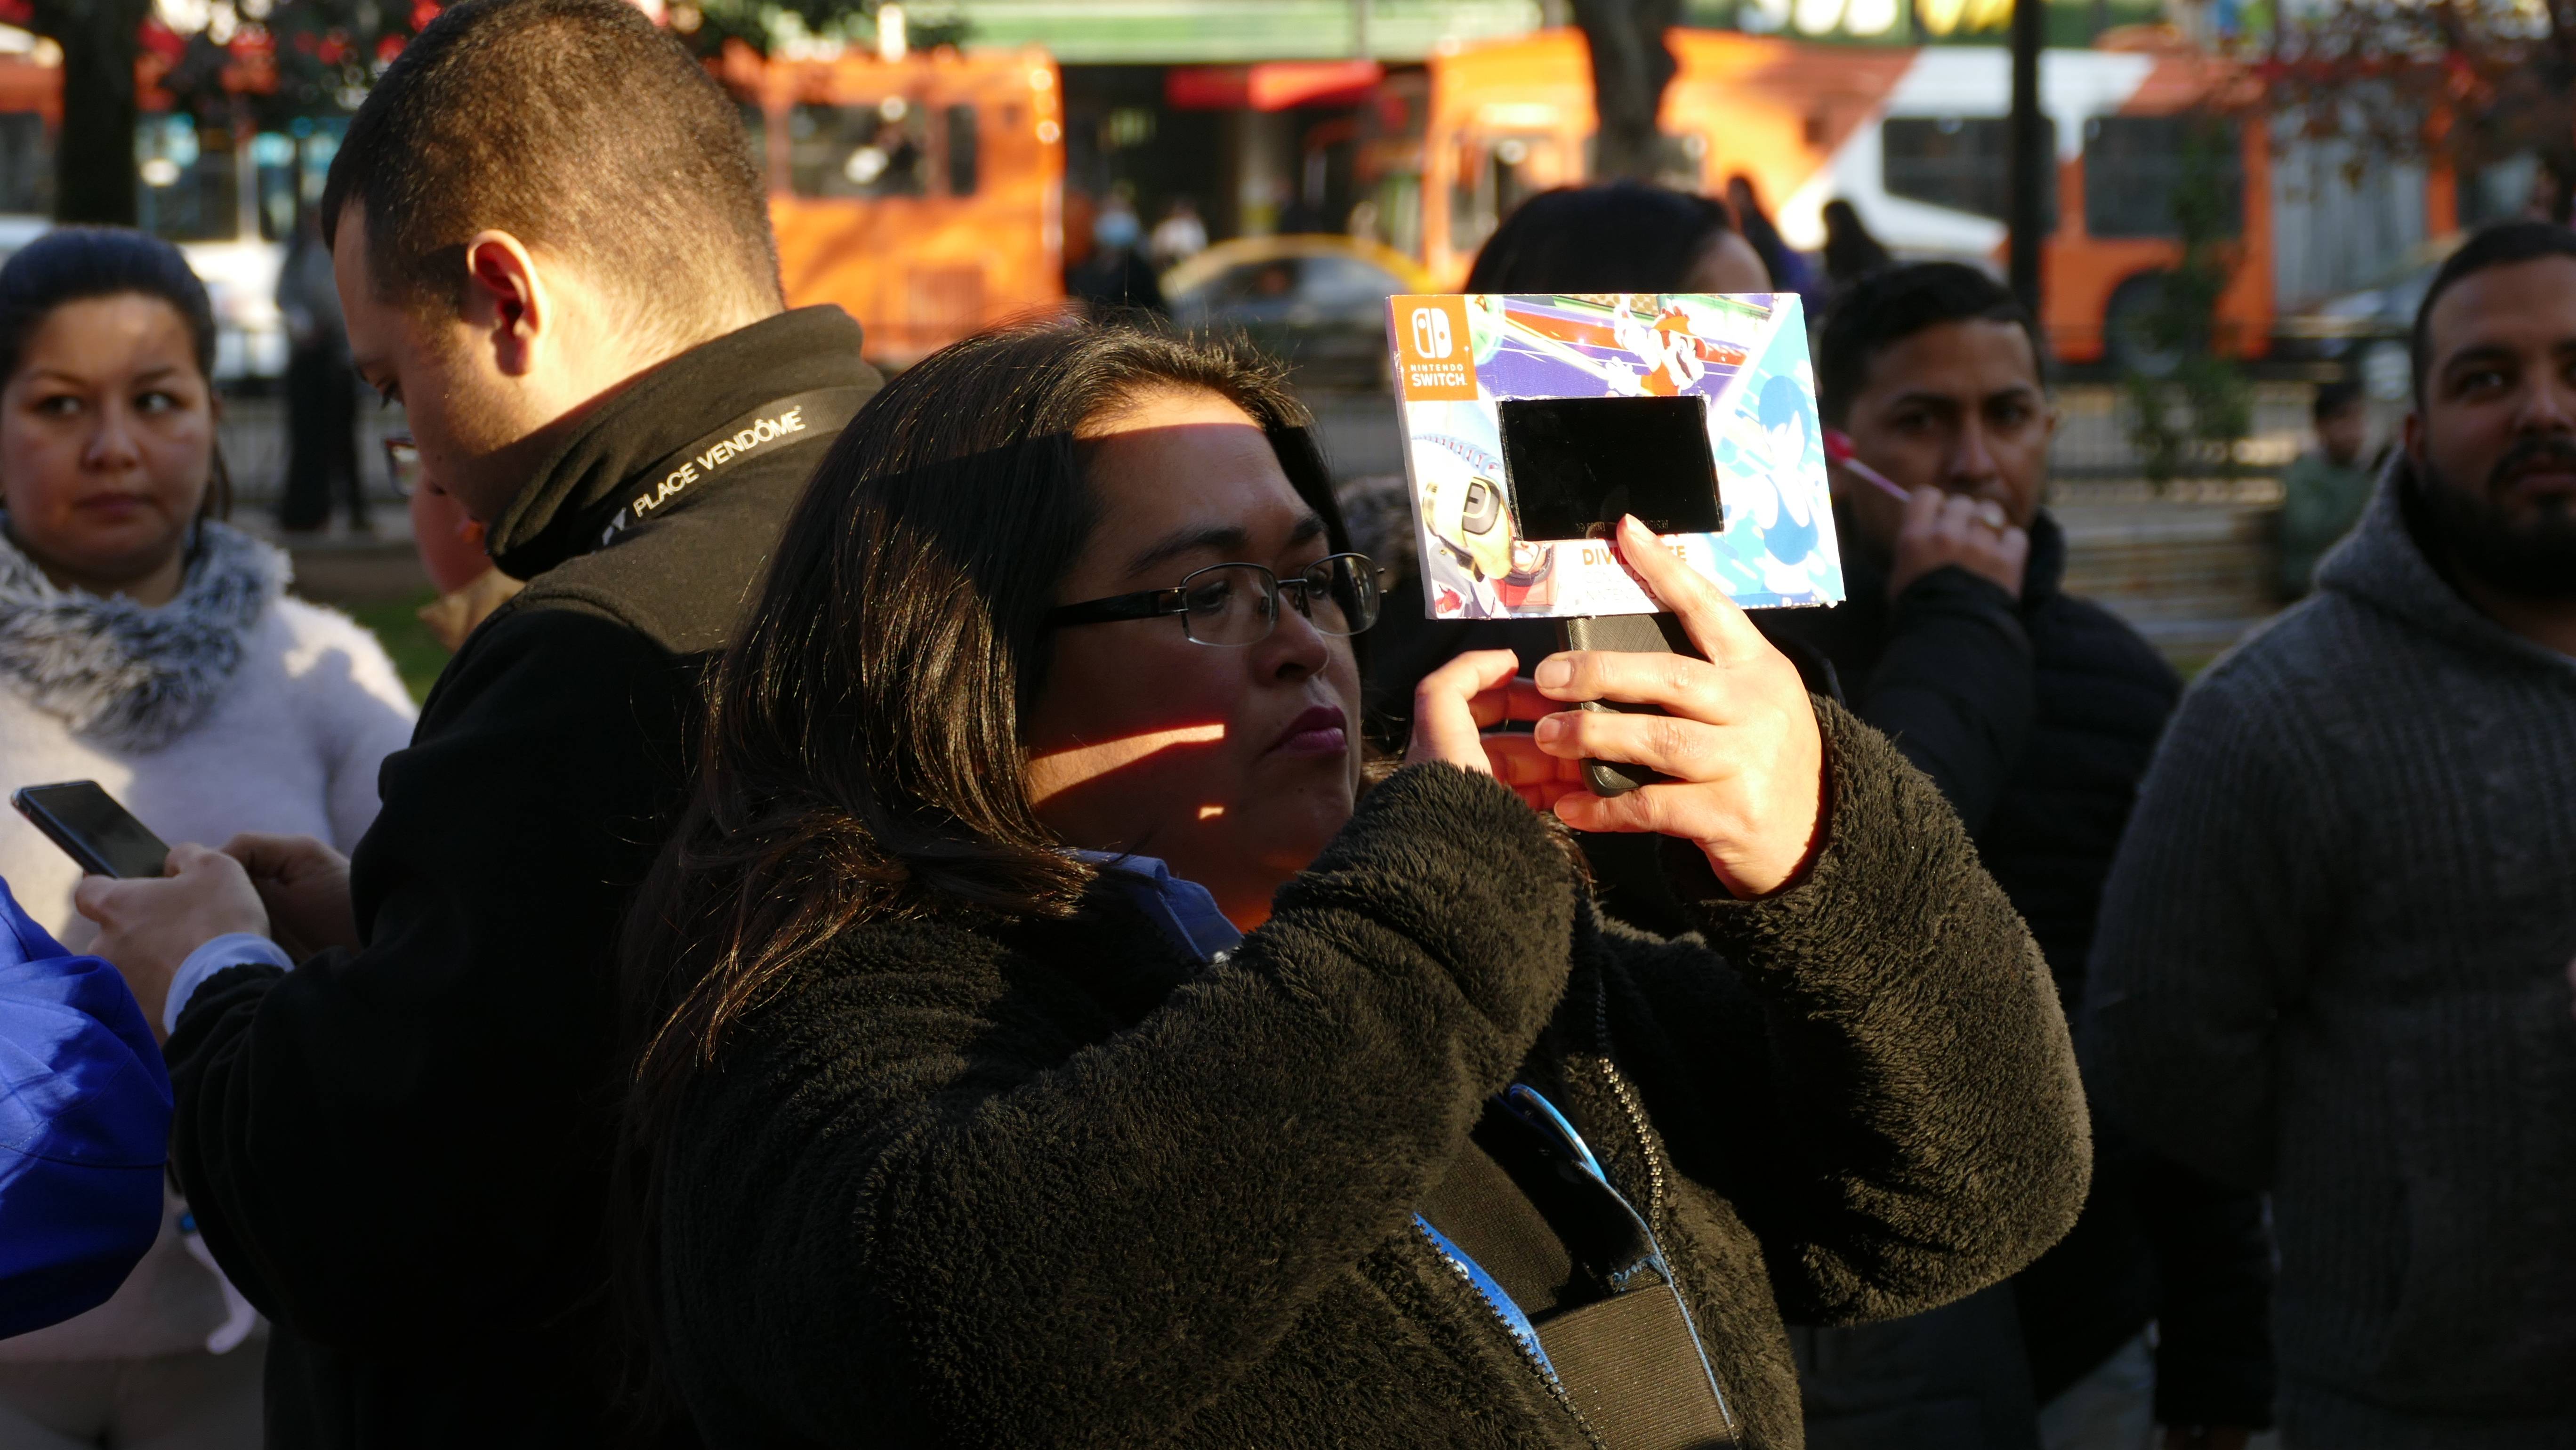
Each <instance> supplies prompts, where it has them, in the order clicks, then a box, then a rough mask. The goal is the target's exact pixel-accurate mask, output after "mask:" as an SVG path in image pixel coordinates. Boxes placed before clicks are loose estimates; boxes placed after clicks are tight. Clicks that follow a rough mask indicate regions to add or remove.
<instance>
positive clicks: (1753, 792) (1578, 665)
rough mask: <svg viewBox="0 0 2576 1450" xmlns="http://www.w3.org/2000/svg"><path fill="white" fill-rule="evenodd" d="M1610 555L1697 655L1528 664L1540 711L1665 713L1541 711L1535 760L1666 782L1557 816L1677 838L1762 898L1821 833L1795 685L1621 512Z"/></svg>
mask: <svg viewBox="0 0 2576 1450" xmlns="http://www.w3.org/2000/svg"><path fill="white" fill-rule="evenodd" d="M1619 556H1620V558H1621V560H1622V561H1624V562H1625V563H1626V564H1627V566H1628V567H1629V569H1630V570H1632V571H1633V572H1635V574H1636V575H1637V577H1638V578H1639V579H1641V580H1643V581H1644V583H1645V585H1646V587H1647V588H1648V589H1650V590H1652V591H1653V593H1654V595H1655V598H1656V599H1658V600H1660V601H1661V602H1662V603H1663V605H1664V607H1665V608H1667V609H1670V610H1671V611H1673V612H1674V613H1675V614H1677V615H1680V616H1681V621H1682V627H1683V628H1684V629H1685V630H1687V631H1689V633H1690V637H1691V641H1692V643H1694V644H1696V645H1698V646H1699V648H1700V651H1701V652H1702V653H1704V654H1706V655H1707V656H1708V658H1707V659H1705V660H1698V659H1692V658H1691V657H1689V656H1687V655H1676V654H1627V653H1620V652H1616V651H1609V650H1571V651H1568V652H1566V653H1564V654H1556V655H1550V656H1548V657H1547V658H1546V659H1545V660H1543V661H1541V662H1540V663H1539V667H1538V676H1537V681H1536V684H1535V686H1534V688H1535V689H1536V691H1537V693H1538V694H1539V695H1541V696H1543V697H1544V698H1545V699H1547V700H1549V701H1553V702H1558V703H1561V704H1574V703H1577V702H1580V701H1584V700H1602V701H1609V702H1615V703H1618V704H1624V705H1653V706H1656V707H1657V708H1659V709H1661V710H1662V711H1663V712H1664V713H1663V714H1661V715H1624V714H1618V713H1614V712H1611V711H1593V710H1570V711H1565V712H1562V713H1558V714H1551V715H1548V716H1547V717H1546V718H1544V719H1542V720H1540V721H1539V722H1538V728H1537V730H1536V731H1535V732H1534V734H1533V736H1532V740H1533V742H1534V744H1535V746H1536V748H1537V749H1538V750H1540V751H1543V752H1545V753H1546V754H1547V755H1549V756H1552V757H1554V758H1555V759H1556V760H1557V761H1558V762H1560V763H1561V764H1562V765H1563V766H1565V767H1568V768H1576V769H1579V766H1578V762H1580V761H1583V760H1585V759H1587V758H1588V759H1594V760H1612V761H1618V762H1620V763H1622V764H1628V765H1642V766H1645V767H1647V768H1648V769H1651V770H1656V771H1660V772H1662V773H1663V774H1665V775H1667V776H1670V777H1672V778H1671V779H1670V780H1667V781H1659V782H1657V783H1655V784H1652V785H1647V786H1642V787H1640V788H1638V789H1636V790H1632V791H1629V792H1628V793H1627V794H1625V795H1617V796H1606V797H1605V796H1596V795H1593V794H1591V793H1590V792H1588V791H1581V790H1577V791H1571V792H1563V793H1560V794H1559V795H1558V796H1557V797H1556V799H1555V801H1554V802H1553V805H1554V808H1555V810H1556V813H1557V815H1558V816H1560V817H1562V818H1563V819H1564V821H1565V823H1566V824H1567V825H1570V826H1572V827H1574V828H1575V829H1577V830H1582V831H1654V832H1658V833H1660V834H1663V835H1667V836H1679V837H1681V838H1683V839H1684V840H1687V841H1691V842H1693V843H1695V844H1696V845H1698V847H1699V848H1700V850H1701V851H1702V852H1704V853H1706V854H1707V856H1708V864H1709V867H1710V869H1711V870H1713V871H1715V872H1716V873H1717V879H1718V880H1719V881H1720V882H1721V883H1723V884H1724V885H1725V887H1726V889H1727V890H1729V891H1731V892H1733V893H1735V894H1736V895H1737V896H1739V897H1746V898H1751V897H1756V896H1767V895H1769V894H1771V893H1772V892H1774V891H1777V890H1779V889H1781V888H1782V887H1783V886H1786V885H1788V884H1789V883H1790V882H1792V881H1794V880H1796V879H1797V878H1798V876H1799V875H1800V874H1801V873H1803V872H1804V871H1805V870H1806V869H1807V865H1808V863H1809V862H1810V861H1812V860H1814V859H1815V854H1816V851H1817V849H1818V848H1819V846H1820V845H1821V844H1822V836H1823V834H1824V832H1823V820H1824V760H1825V747H1824V739H1823V736H1822V735H1821V734H1820V733H1819V732H1818V730H1817V728H1816V712H1815V707H1814V706H1813V705H1812V704H1811V703H1809V701H1808V699H1807V687H1806V685H1805V683H1804V682H1802V681H1801V680H1800V679H1799V678H1798V670H1797V667H1796V666H1795V665H1792V664H1791V663H1789V661H1788V659H1787V658H1786V657H1784V656H1783V655H1782V654H1781V653H1780V652H1779V651H1778V650H1776V649H1773V648H1772V647H1771V642H1770V641H1769V640H1767V639H1764V638H1763V637H1762V634H1761V631H1759V630H1756V629H1755V628H1754V627H1753V621H1752V620H1751V619H1748V618H1746V617H1745V613H1744V611H1743V610H1741V609H1738V608H1736V607H1735V602H1734V601H1733V600H1731V599H1728V598H1727V597H1726V595H1725V594H1724V593H1723V592H1721V591H1720V590H1719V589H1718V587H1717V586H1716V585H1715V584H1713V583H1711V582H1710V581H1709V580H1708V579H1707V578H1705V577H1703V576H1702V575H1701V574H1699V573H1698V572H1697V571H1696V570H1693V569H1692V568H1691V567H1690V566H1688V565H1686V564H1684V563H1683V562H1682V561H1681V560H1680V559H1678V558H1675V557H1674V556H1673V554H1672V552H1671V551H1670V550H1669V549H1667V548H1666V547H1665V546H1664V545H1663V543H1662V541H1661V540H1659V539H1657V538H1656V537H1655V535H1654V534H1653V532H1652V531H1650V530H1648V529H1647V527H1646V526H1645V525H1644V524H1642V523H1640V522H1638V521H1637V519H1636V518H1635V517H1634V516H1633V515H1631V516H1629V517H1627V518H1623V519H1621V520H1620V521H1619ZM1462 658H1473V657H1472V656H1468V657H1462ZM1428 684H1429V682H1428V681H1425V686H1426V688H1427V687H1428ZM1578 779H1579V777H1578Z"/></svg>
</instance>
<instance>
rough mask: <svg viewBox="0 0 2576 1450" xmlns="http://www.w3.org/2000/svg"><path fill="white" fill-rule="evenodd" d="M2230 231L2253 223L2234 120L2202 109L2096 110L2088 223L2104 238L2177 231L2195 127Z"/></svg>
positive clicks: (2089, 131) (2091, 125)
mask: <svg viewBox="0 0 2576 1450" xmlns="http://www.w3.org/2000/svg"><path fill="white" fill-rule="evenodd" d="M2202 126H2205V127H2208V128H2209V129H2208V131H2207V132H2206V133H2205V134H2204V135H2203V137H2202V138H2200V141H2199V146H2198V150H2199V151H2200V154H2201V155H2202V156H2203V157H2205V158H2207V160H2206V163H2205V164H2208V165H2209V166H2210V169H2211V172H2212V175H2211V176H2210V180H2211V182H2212V183H2213V184H2214V186H2215V188H2216V192H2217V198H2216V199H2217V200H2218V203H2219V208H2220V210H2219V226H2220V229H2221V231H2223V232H2224V233H2225V234H2226V235H2228V236H2234V235H2236V234H2237V233H2238V232H2239V231H2240V230H2242V229H2243V228H2244V225H2245V161H2244V156H2243V154H2242V152H2241V151H2240V150H2239V148H2238V146H2237V137H2236V127H2235V125H2234V124H2233V123H2231V122H2227V121H2221V120H2215V119H2212V118H2208V117H2200V116H2096V117H2094V118H2093V119H2092V120H2090V121H2087V122H2085V123H2084V229H2085V230H2086V231H2088V232H2091V233H2092V234H2093V235H2095V236H2097V237H2170V236H2174V235H2177V234H2178V233H2179V232H2180V230H2181V228H2180V226H2179V224H2178V223H2177V222H2176V221H2175V219H2174V207H2175V204H2176V203H2177V202H2178V201H2179V200H2180V199H2181V195H2182V189H2183V182H2184V180H2185V172H2186V170H2187V168H2188V167H2189V166H2190V165H2191V164H2192V160H2191V155H2190V153H2191V152H2192V151H2193V149H2194V147H2193V139H2194V138H2193V135H2192V132H2193V129H2194V128H2195V127H2202Z"/></svg>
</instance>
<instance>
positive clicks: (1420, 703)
mask: <svg viewBox="0 0 2576 1450" xmlns="http://www.w3.org/2000/svg"><path fill="white" fill-rule="evenodd" d="M1519 668H1520V659H1519V657H1518V656H1516V655H1514V654H1513V653H1512V652H1511V651H1510V650H1507V649H1480V650H1470V651H1468V652H1467V653H1465V654H1462V655H1460V656H1458V657H1457V658H1455V659H1453V660H1451V661H1449V663H1447V664H1445V665H1442V666H1441V667H1440V668H1438V669H1436V670H1433V671H1432V672H1431V673H1430V674H1427V675H1425V676H1423V677H1422V683H1421V684H1419V685H1417V686H1415V687H1414V691H1413V741H1412V743H1411V744H1410V745H1409V746H1407V747H1406V749H1405V752H1404V763H1405V764H1407V765H1419V764H1421V763H1422V762H1424V761H1426V760H1445V761H1447V762H1448V763H1450V764H1451V765H1454V766H1457V767H1458V768H1460V769H1461V770H1472V771H1475V772H1477V773H1478V774H1481V775H1490V776H1493V777H1495V778H1496V779H1498V780H1500V781H1501V782H1502V783H1503V784H1505V785H1507V786H1510V787H1511V788H1512V789H1513V790H1514V791H1517V792H1519V794H1520V798H1521V799H1522V800H1525V801H1527V802H1529V804H1530V809H1532V810H1537V811H1545V810H1553V809H1555V807H1556V803H1557V802H1558V801H1559V800H1561V799H1563V798H1564V797H1565V796H1566V795H1568V794H1569V793H1572V792H1576V791H1581V790H1583V789H1584V784H1583V766H1582V762H1580V761H1579V760H1560V759H1558V758H1557V757H1555V756H1553V755H1550V754H1548V753H1547V752H1545V751H1543V750H1541V749H1539V748H1538V746H1537V744H1536V743H1535V742H1534V741H1533V740H1532V739H1531V738H1530V736H1529V734H1528V732H1526V731H1497V732H1495V733H1493V734H1487V733H1485V732H1486V731H1487V730H1489V729H1491V728H1492V727H1493V726H1496V725H1500V724H1502V723H1504V722H1505V721H1507V720H1521V721H1529V720H1537V719H1541V718H1543V717H1545V716H1546V715H1547V714H1549V713H1550V712H1551V711H1553V710H1554V709H1555V708H1556V706H1555V705H1553V704H1551V703H1550V702H1549V701H1548V698H1547V697H1546V696H1544V695H1542V694H1540V693H1539V692H1538V687H1537V686H1535V685H1533V684H1531V683H1530V682H1529V681H1527V680H1524V679H1514V678H1513V674H1514V672H1515V671H1517V670H1518V669H1519Z"/></svg>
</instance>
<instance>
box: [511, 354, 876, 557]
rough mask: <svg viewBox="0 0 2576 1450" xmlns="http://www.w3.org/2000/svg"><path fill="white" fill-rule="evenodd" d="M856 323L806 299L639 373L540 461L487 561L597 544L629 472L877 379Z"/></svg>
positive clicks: (561, 553)
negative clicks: (771, 406) (798, 401)
mask: <svg viewBox="0 0 2576 1450" xmlns="http://www.w3.org/2000/svg"><path fill="white" fill-rule="evenodd" d="M860 337H861V334H860V331H859V325H858V323H856V322H854V321H852V320H851V319H850V315H849V314H848V313H846V312H843V311H842V310H841V309H839V308H838V307H800V308H797V309H795V310H794V311H792V312H782V313H779V314H777V315H776V316H773V317H766V318H763V319H761V320H760V321H758V322H755V323H753V324H751V325H750V326H748V327H744V328H739V329H736V330H735V331H732V332H728V333H726V334H725V335H724V336H722V337H719V338H715V339H713V340H711V341H708V342H703V343H700V344H699V345H697V346H696V347H693V348H691V349H689V350H688V351H687V352H684V353H681V354H680V355H679V356H677V357H674V358H671V359H669V360H668V361H666V362H663V363H661V364H659V365H657V366H655V367H653V368H652V369H650V370H648V371H647V372H646V373H645V374H644V375H643V376H642V377H639V378H637V379H635V380H634V382H633V383H631V384H630V385H629V386H627V387H626V388H625V389H624V390H622V391H621V392H619V393H618V394H617V395H616V396H615V397H613V398H611V399H609V400H608V401H607V402H606V403H603V404H601V405H600V407H599V408H598V409H597V410H596V411H594V412H593V413H592V414H591V415H590V416H589V417H588V418H587V419H584V420H583V421H582V423H581V425H580V426H579V427H578V428H577V429H575V430H574V432H573V433H572V435H571V436H570V437H568V438H566V439H565V440H564V442H563V446H562V447H560V448H558V449H556V450H555V453H554V456H552V457H550V458H548V459H547V460H546V461H545V462H544V463H542V464H539V465H538V466H537V468H536V470H535V471H534V472H533V473H531V474H530V475H529V477H528V482H527V484H526V486H525V487H523V488H521V489H520V490H519V496H518V497H517V498H516V499H514V500H512V501H511V504H510V507H509V508H508V509H507V510H505V511H504V512H503V513H502V515H501V519H500V522H498V523H496V524H494V525H493V526H492V531H491V535H490V543H489V545H488V547H489V549H490V550H491V554H492V562H493V563H495V564H497V565H499V566H500V568H501V572H502V573H504V574H508V575H510V576H511V577H513V578H517V579H533V578H535V577H536V576H537V575H539V574H542V573H544V572H545V571H546V570H548V569H551V568H553V567H554V566H556V565H557V564H560V563H562V562H564V561H565V560H567V559H571V558H574V557H576V556H578V555H581V554H586V553H588V552H590V551H591V550H592V549H594V548H596V547H598V544H599V535H600V526H601V525H602V524H604V523H605V522H606V521H607V517H608V516H609V515H611V514H614V513H615V512H616V511H617V507H618V502H619V500H621V499H623V498H624V497H625V495H626V493H627V490H626V488H625V487H624V485H625V484H626V483H627V482H628V480H630V479H632V478H634V477H635V476H636V475H637V474H639V473H641V472H643V471H644V470H646V469H649V468H652V467H653V466H654V465H655V464H657V463H659V462H660V461H661V460H663V459H665V458H668V457H669V456H671V455H672V454H674V453H676V452H678V451H679V450H681V449H683V448H686V447H688V446H689V445H690V444H692V443H694V442H696V441H697V440H699V439H700V438H703V437H705V436H706V435H707V434H708V433H709V432H711V431H713V430H715V429H717V428H720V427H722V426H723V425H724V424H725V423H727V422H728V421H730V420H732V419H735V418H738V417H740V416H741V415H742V414H743V413H745V412H748V411H750V410H752V409H754V408H758V407H759V406H761V405H762V404H763V403H767V402H770V401H772V400H773V399H777V398H783V397H786V396H788V395H790V394H794V393H801V392H806V391H809V390H812V389H816V388H833V387H870V386H873V385H874V384H875V382H876V371H875V369H873V368H871V367H869V366H868V364H867V363H866V362H864V361H862V360H861V359H860V357H859V343H860Z"/></svg>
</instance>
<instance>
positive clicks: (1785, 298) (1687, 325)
mask: <svg viewBox="0 0 2576 1450" xmlns="http://www.w3.org/2000/svg"><path fill="white" fill-rule="evenodd" d="M1387 331H1388V336H1389V341H1390V345H1391V346H1392V348H1393V350H1394V354H1395V385H1396V399H1397V408H1398V412H1399V413H1400V415H1401V420H1402V426H1403V430H1404V435H1405V468H1406V474H1407V479H1408V482H1409V483H1410V485H1411V495H1412V500H1413V516H1414V523H1415V527H1416V529H1417V531H1418V534H1419V539H1418V542H1419V544H1420V546H1421V553H1420V556H1419V557H1420V558H1421V560H1422V569H1423V581H1422V583H1423V590H1422V592H1423V600H1424V604H1425V607H1426V608H1427V609H1428V610H1429V612H1430V614H1431V615H1432V617H1434V618H1440V619H1509V618H1520V619H1532V618H1536V619H1555V618H1568V617H1573V616H1579V615H1605V614H1648V613H1653V612H1655V609H1656V605H1655V602H1654V600H1653V599H1652V598H1651V597H1650V596H1649V595H1647V593H1646V592H1645V591H1644V589H1642V588H1641V587H1639V585H1638V583H1637V581H1636V580H1635V579H1634V578H1633V577H1631V576H1630V575H1629V573H1628V572H1627V571H1626V570H1625V569H1623V568H1622V567H1620V564H1619V561H1618V558H1617V556H1616V555H1615V554H1614V553H1613V551H1612V549H1611V546H1610V543H1609V538H1610V533H1611V529H1612V528H1613V526H1615V525H1616V523H1617V522H1618V519H1619V516H1620V515H1621V514H1623V513H1633V514H1636V515H1637V516H1638V517H1639V518H1641V519H1643V520H1644V521H1645V522H1646V523H1647V524H1648V525H1649V526H1650V527H1652V528H1653V529H1654V530H1655V531H1656V532H1657V533H1658V534H1660V535H1662V536H1664V539H1665V541H1666V543H1667V544H1668V545H1670V546H1671V547H1672V548H1673V549H1674V551H1675V552H1676V553H1677V554H1679V555H1680V556H1681V558H1682V559H1683V560H1684V561H1686V562H1687V563H1689V564H1690V565H1691V567H1693V568H1695V569H1697V570H1699V571H1700V572H1701V573H1703V574H1705V575H1707V576H1708V577H1709V578H1711V579H1712V580H1715V581H1716V582H1717V584H1718V586H1719V587H1720V588H1722V589H1724V590H1725V591H1726V593H1727V595H1728V597H1729V598H1732V599H1733V600H1734V601H1735V602H1736V603H1737V604H1739V605H1741V606H1743V607H1745V608H1747V609H1760V608H1766V607H1778V606H1785V605H1819V604H1837V603H1840V602H1841V601H1842V598H1843V577H1842V556H1841V553H1840V551H1839V549H1838V548H1837V546H1836V543H1835V539H1834V517H1833V506H1832V503H1831V500H1830V498H1829V497H1828V494H1827V488H1826V481H1825V452H1824V440H1823V434H1822V432H1821V431H1820V429H1819V427H1818V424H1817V417H1816V385H1815V374H1814V370H1813V369H1812V368H1811V367H1810V365H1809V363H1808V359H1807V327H1806V318H1805V313H1804V307H1803V304H1802V303H1801V301H1800V299H1799V298H1798V297H1797V295H1796V294H1794V293H1751V294H1741V295H1724V296H1719V295H1709V294H1667V295H1645V294H1634V293H1619V294H1605V295H1597V296H1397V297H1391V298H1389V299H1387Z"/></svg>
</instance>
